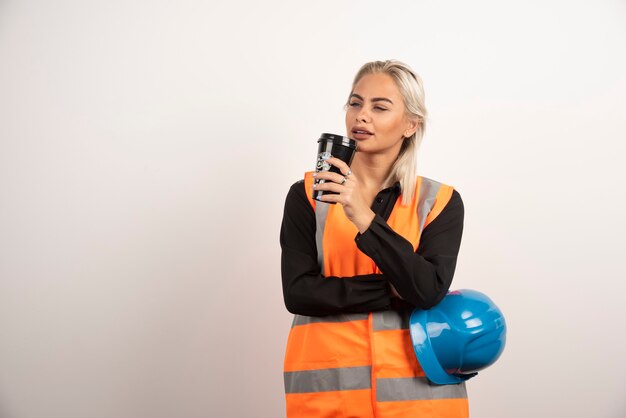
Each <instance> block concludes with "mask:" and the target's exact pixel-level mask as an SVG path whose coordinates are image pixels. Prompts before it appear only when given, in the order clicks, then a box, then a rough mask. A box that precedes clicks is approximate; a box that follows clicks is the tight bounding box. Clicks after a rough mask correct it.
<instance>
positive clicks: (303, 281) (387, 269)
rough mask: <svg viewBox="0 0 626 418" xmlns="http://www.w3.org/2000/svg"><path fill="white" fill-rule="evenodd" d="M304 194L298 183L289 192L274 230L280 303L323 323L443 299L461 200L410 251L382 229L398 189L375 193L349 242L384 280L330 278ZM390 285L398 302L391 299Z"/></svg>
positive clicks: (454, 255) (424, 305)
mask: <svg viewBox="0 0 626 418" xmlns="http://www.w3.org/2000/svg"><path fill="white" fill-rule="evenodd" d="M304 187H305V186H304V181H302V180H301V181H298V182H296V183H294V184H293V185H292V186H291V188H290V190H289V193H288V194H287V198H286V200H285V210H284V214H283V222H282V226H281V231H280V245H281V248H282V259H281V270H282V281H283V296H284V299H285V306H286V307H287V310H289V312H291V313H296V314H301V315H309V316H324V315H332V314H337V313H342V312H345V313H349V312H372V311H377V310H384V309H389V308H391V307H405V308H406V307H419V308H422V309H428V308H430V307H432V306H434V305H436V304H437V303H438V302H439V301H440V300H441V299H442V298H443V297H444V296H445V294H446V292H447V291H448V288H449V287H450V284H451V282H452V277H453V275H454V270H455V267H456V260H457V255H458V252H459V248H460V245H461V237H462V233H463V217H464V208H463V201H462V200H461V196H460V195H459V193H458V192H457V191H456V190H454V191H453V194H452V197H451V199H450V201H449V202H448V204H447V205H446V206H445V207H444V209H443V210H442V211H441V213H440V214H439V215H438V216H437V217H436V218H435V219H434V220H433V221H432V222H431V223H430V224H429V225H428V226H426V228H424V230H423V231H422V235H421V237H420V242H419V246H418V248H417V251H415V252H414V251H413V246H412V245H411V243H410V242H409V241H407V240H406V239H405V238H404V237H402V236H401V235H399V234H398V233H396V232H395V231H394V230H393V229H391V227H390V226H389V225H388V224H387V222H386V220H387V219H388V218H389V215H390V214H391V211H392V210H393V207H394V205H395V203H396V200H397V199H398V197H399V196H400V183H396V184H394V185H393V186H392V187H389V188H387V189H384V190H382V191H380V192H379V193H378V195H377V196H376V198H375V199H374V202H373V204H372V207H371V209H372V211H373V212H374V213H375V214H376V216H375V218H374V220H373V221H372V224H371V225H370V226H369V228H368V229H367V230H366V231H365V232H364V233H363V234H360V233H357V235H356V237H355V240H356V244H357V247H358V248H359V250H361V251H362V252H363V253H365V254H366V255H367V256H369V257H370V258H371V259H372V260H374V262H375V263H376V265H377V266H378V268H379V269H380V271H381V272H382V274H366V275H358V276H352V277H335V276H324V275H322V274H321V270H320V266H319V265H318V261H317V247H316V243H315V228H316V227H315V212H314V210H313V208H312V207H311V204H310V203H309V200H308V199H307V196H306V193H305V190H304ZM389 283H391V284H393V286H394V287H395V288H396V290H397V291H398V294H400V296H402V298H403V299H404V301H400V300H399V299H397V298H392V297H391V293H390V287H389Z"/></svg>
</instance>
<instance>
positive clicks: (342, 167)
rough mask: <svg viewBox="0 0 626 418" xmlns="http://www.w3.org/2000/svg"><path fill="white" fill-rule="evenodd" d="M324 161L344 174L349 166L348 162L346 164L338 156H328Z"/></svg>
mask: <svg viewBox="0 0 626 418" xmlns="http://www.w3.org/2000/svg"><path fill="white" fill-rule="evenodd" d="M326 161H327V162H328V163H329V164H332V165H334V166H335V167H337V168H338V169H339V171H341V173H342V174H343V175H344V176H345V175H346V174H347V173H348V172H349V171H350V167H349V166H348V164H346V163H345V162H344V161H341V160H340V159H339V158H335V157H329V158H328V159H327V160H326Z"/></svg>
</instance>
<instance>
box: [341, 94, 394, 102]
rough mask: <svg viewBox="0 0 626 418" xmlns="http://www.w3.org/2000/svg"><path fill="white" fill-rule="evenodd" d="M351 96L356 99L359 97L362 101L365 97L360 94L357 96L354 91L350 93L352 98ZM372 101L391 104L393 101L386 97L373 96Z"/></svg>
mask: <svg viewBox="0 0 626 418" xmlns="http://www.w3.org/2000/svg"><path fill="white" fill-rule="evenodd" d="M353 97H356V98H357V99H359V100H363V101H365V99H363V98H362V97H361V96H359V95H358V94H356V93H352V94H351V95H350V98H353ZM372 101H373V102H389V103H391V104H393V102H392V101H391V100H389V99H387V98H386V97H374V98H373V99H372Z"/></svg>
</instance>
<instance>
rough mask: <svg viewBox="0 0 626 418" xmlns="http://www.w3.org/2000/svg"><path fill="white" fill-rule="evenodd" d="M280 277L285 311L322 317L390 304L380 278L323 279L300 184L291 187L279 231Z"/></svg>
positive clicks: (312, 214) (312, 223)
mask: <svg viewBox="0 0 626 418" xmlns="http://www.w3.org/2000/svg"><path fill="white" fill-rule="evenodd" d="M280 246H281V249H282V255H281V273H282V282H283V296H284V300H285V306H286V308H287V310H288V311H289V312H291V313H294V314H301V315H309V316H324V315H332V314H337V313H342V312H345V313H348V312H371V311H376V310H380V309H385V308H387V307H389V306H390V304H391V296H390V292H389V287H388V284H387V281H386V280H384V278H383V277H382V275H380V274H369V275H360V276H353V277H341V278H340V277H334V276H323V275H322V274H321V270H320V267H319V265H318V262H317V247H316V244H315V212H314V211H313V208H312V207H311V205H310V203H309V201H308V199H307V197H306V193H305V191H304V183H303V182H302V181H300V182H297V183H295V184H294V185H293V186H291V189H290V190H289V193H288V194H287V198H286V200H285V209H284V213H283V221H282V225H281V229H280Z"/></svg>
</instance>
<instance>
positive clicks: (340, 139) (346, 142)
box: [317, 133, 356, 149]
mask: <svg viewBox="0 0 626 418" xmlns="http://www.w3.org/2000/svg"><path fill="white" fill-rule="evenodd" d="M322 141H331V142H333V143H334V144H335V145H343V146H344V147H350V148H352V149H356V141H355V140H354V139H350V138H348V137H347V136H343V135H336V134H329V133H323V134H321V135H320V139H318V140H317V142H322Z"/></svg>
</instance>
